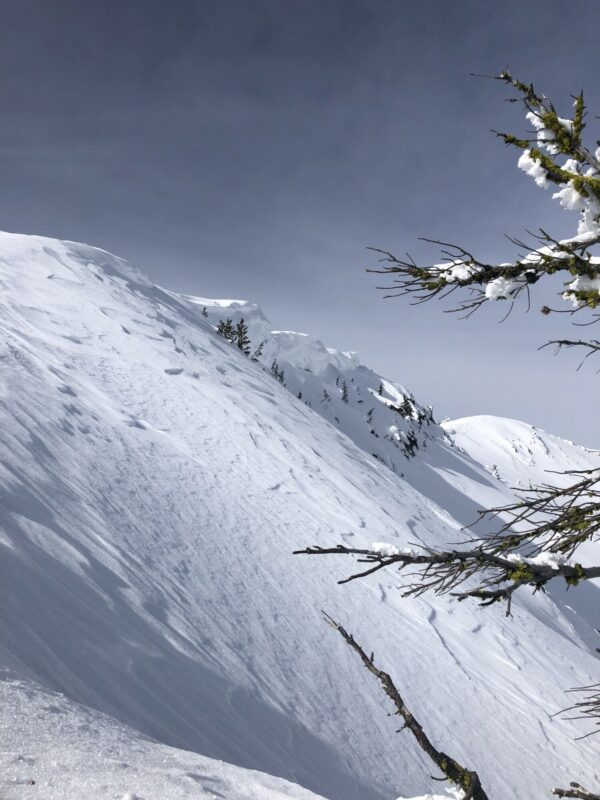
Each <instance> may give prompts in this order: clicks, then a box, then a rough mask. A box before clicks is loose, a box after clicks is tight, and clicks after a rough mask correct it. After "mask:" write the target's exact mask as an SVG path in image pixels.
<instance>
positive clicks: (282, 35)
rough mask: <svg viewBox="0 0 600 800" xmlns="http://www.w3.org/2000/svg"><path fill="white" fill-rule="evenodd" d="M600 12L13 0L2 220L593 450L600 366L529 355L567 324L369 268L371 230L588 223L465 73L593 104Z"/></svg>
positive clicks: (483, 85) (5, 10)
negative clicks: (563, 201) (239, 301)
mask: <svg viewBox="0 0 600 800" xmlns="http://www.w3.org/2000/svg"><path fill="white" fill-rule="evenodd" d="M599 19H600V10H599V9H598V5H597V3H596V2H594V0H590V1H589V2H581V1H580V2H572V3H570V4H568V5H567V4H565V3H564V2H562V1H561V2H556V1H554V2H552V1H550V2H549V1H548V0H546V1H545V2H529V3H524V2H503V3H498V2H486V1H485V0H484V1H481V0H478V1H477V2H475V1H474V0H466V1H465V2H462V1H461V2H448V0H429V2H428V1H427V0H425V1H424V2H419V3H415V2H410V3H409V2H403V1H402V0H397V1H396V2H394V1H392V0H386V1H383V0H368V1H367V0H365V1H364V2H359V1H358V0H272V1H271V2H261V1H260V0H256V1H255V0H238V2H228V1H227V0H220V1H217V0H215V1H214V2H200V1H197V2H192V1H191V0H177V2H167V0H163V1H161V2H156V0H143V1H142V0H126V1H125V2H114V1H113V0H108V1H107V0H103V1H102V2H100V0H86V2H80V1H79V0H77V1H75V0H73V1H72V2H62V0H52V2H48V1H47V0H37V1H36V2H31V1H30V2H27V0H4V2H3V3H2V4H1V5H0V24H1V26H2V28H1V29H2V31H3V43H2V47H1V48H0V74H2V76H3V77H2V83H1V85H0V92H1V94H0V99H1V103H2V106H1V107H2V109H3V112H4V113H3V115H2V120H3V123H2V128H1V131H0V154H1V156H2V176H3V177H2V186H3V190H4V191H3V192H2V208H1V212H2V217H1V218H2V223H1V224H2V227H4V228H6V229H8V230H19V231H29V232H35V233H44V234H47V235H51V236H59V237H64V238H71V239H81V240H85V241H88V242H91V243H94V244H98V245H100V246H102V247H105V248H107V249H110V250H113V251H116V252H118V253H120V254H121V255H124V256H126V257H128V258H129V259H131V260H132V261H135V262H136V263H137V264H138V265H139V266H141V267H142V268H143V269H145V270H146V271H148V272H149V273H150V274H151V276H152V277H153V278H154V279H155V280H156V281H157V282H159V283H163V284H164V285H167V286H168V287H170V288H173V289H179V290H182V291H186V292H190V293H194V292H195V293H198V294H205V295H211V294H212V295H215V296H218V295H221V296H243V297H249V298H251V299H253V300H256V301H257V302H259V303H260V304H261V305H263V307H264V309H265V311H266V313H267V315H269V316H270V317H271V319H272V321H273V323H274V324H275V325H276V326H280V327H286V328H290V327H293V328H297V329H305V330H309V331H311V332H314V333H316V334H317V335H321V336H322V338H323V339H324V340H326V342H327V343H328V344H331V345H337V346H342V347H344V348H352V349H356V350H359V351H360V353H361V355H362V356H363V359H364V360H365V361H366V362H367V363H369V364H371V365H373V366H375V367H377V368H379V369H380V370H381V371H382V372H384V373H385V374H386V375H389V376H390V377H393V378H395V379H397V380H400V381H401V382H403V383H405V384H406V385H407V386H409V387H410V388H412V389H413V390H414V391H415V392H416V393H417V394H418V396H419V397H420V399H421V400H422V401H423V402H433V403H434V405H435V407H436V410H437V411H438V412H439V413H441V414H446V413H447V414H451V415H461V414H469V413H477V412H488V413H498V414H505V415H509V416H520V417H523V418H525V419H528V420H530V421H534V422H537V423H539V424H541V425H543V426H545V427H547V428H549V429H551V430H554V431H556V432H558V433H562V434H567V435H571V436H573V437H577V438H580V439H582V440H585V441H586V442H587V443H589V444H596V445H599V444H600V432H599V429H598V426H597V424H596V422H595V418H594V414H595V407H596V403H595V398H596V397H597V381H598V380H599V379H598V378H597V377H596V376H595V375H594V374H593V372H592V371H588V372H586V373H584V374H582V373H579V374H577V375H575V374H574V372H573V369H574V363H573V361H569V360H568V359H566V360H565V359H563V360H551V359H550V357H549V355H544V354H537V353H536V352H535V347H536V346H537V344H539V343H540V342H542V341H544V339H545V338H547V337H548V336H551V335H554V334H555V333H556V331H557V330H558V328H560V327H561V325H562V320H559V321H558V322H556V321H555V320H554V319H553V318H551V319H550V320H548V319H546V318H541V317H540V316H539V315H537V314H533V313H532V314H530V315H529V316H528V317H525V316H523V315H521V314H517V313H515V314H514V315H513V318H511V319H510V320H509V321H507V322H506V323H505V324H504V325H502V326H497V325H496V324H495V323H496V321H497V320H498V319H499V318H500V316H501V311H500V310H499V309H486V310H485V311H484V312H483V313H482V314H481V315H480V316H479V317H476V318H473V319H471V320H470V321H468V322H462V323H461V322H459V321H457V320H456V319H455V318H454V317H449V316H448V315H446V316H444V315H442V313H441V309H440V308H433V307H431V308H430V307H428V308H421V309H418V310H415V309H411V308H409V307H408V306H407V304H406V303H404V302H403V301H398V300H396V301H390V300H388V301H386V302H385V303H384V302H383V301H382V300H381V299H380V298H379V297H378V295H377V293H376V292H375V290H374V289H373V286H374V284H375V281H374V280H373V279H372V278H370V277H369V276H367V275H366V274H365V273H364V272H363V270H362V267H363V266H365V265H367V264H368V263H369V256H368V255H367V253H366V251H365V249H364V248H365V246H366V245H370V244H373V245H378V246H382V247H388V248H391V249H394V250H398V251H401V252H404V251H405V250H407V249H409V250H411V252H413V253H414V254H415V255H417V256H423V255H424V254H425V250H424V246H423V245H422V244H419V243H418V242H417V237H418V236H431V237H435V238H442V239H450V240H451V241H459V242H461V243H465V244H468V245H469V246H471V247H473V248H477V250H478V252H481V253H483V254H485V255H487V256H489V257H490V258H497V257H501V258H503V259H506V258H510V257H512V256H513V250H512V249H511V247H510V245H509V244H508V243H507V242H506V241H505V240H504V239H503V234H505V233H513V234H519V235H520V234H522V232H523V229H524V228H535V227H536V226H539V225H541V224H543V225H545V226H546V227H552V229H553V230H554V231H556V232H557V233H559V234H563V233H569V232H570V231H571V230H572V227H573V226H574V220H573V219H571V215H567V214H565V213H564V212H562V213H561V211H560V209H558V208H556V209H555V208H553V204H552V202H551V200H550V197H549V194H547V193H544V192H542V191H540V190H539V189H537V188H536V187H535V186H534V185H533V183H532V182H531V181H530V180H528V179H527V178H525V177H524V176H523V175H522V174H521V173H520V172H519V171H518V170H517V169H516V166H515V161H516V159H515V154H514V153H511V152H509V151H506V150H505V149H504V148H503V147H502V146H501V145H500V144H499V143H498V142H497V141H495V140H494V138H493V137H492V136H491V134H490V132H489V129H490V128H492V127H494V128H499V129H511V130H512V129H515V128H519V125H520V124H521V118H520V114H519V113H518V110H517V109H516V108H515V107H514V106H513V105H511V104H507V103H504V102H503V98H504V97H506V96H507V93H506V91H505V90H503V89H502V88H501V87H500V86H499V85H498V84H495V83H492V82H489V81H484V80H478V79H473V78H470V77H468V76H469V73H470V72H484V73H493V72H497V71H498V69H499V68H501V67H502V66H504V65H505V64H509V65H510V66H511V67H512V69H513V70H514V71H515V73H517V74H519V75H522V76H524V77H525V78H526V79H533V80H534V81H535V82H536V83H537V84H539V85H540V86H543V88H544V89H545V90H546V91H547V92H548V93H550V94H551V95H552V96H553V97H556V98H557V99H559V100H560V101H564V102H565V103H568V101H569V95H570V94H571V93H573V92H574V91H577V90H579V89H580V88H583V89H584V90H585V92H586V95H587V97H588V99H589V101H590V105H591V107H592V109H596V110H600V92H599V91H598V88H597V86H596V76H597V74H598V66H599V61H600V50H599V49H598V46H597V41H596V31H597V30H598V22H599ZM590 122H591V123H593V122H595V120H590ZM426 253H427V255H428V256H431V255H435V254H434V253H432V252H431V251H426ZM536 305H539V304H536ZM573 385H574V386H576V387H577V388H576V390H575V391H574V390H573V389H572V388H570V386H573ZM573 396H576V397H577V398H578V399H577V402H575V401H574V400H573Z"/></svg>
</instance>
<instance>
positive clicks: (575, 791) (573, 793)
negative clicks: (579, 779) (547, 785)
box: [552, 783, 600, 800]
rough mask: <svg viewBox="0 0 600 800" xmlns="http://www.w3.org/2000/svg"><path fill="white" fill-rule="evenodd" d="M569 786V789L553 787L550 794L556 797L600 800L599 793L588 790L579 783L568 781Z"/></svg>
mask: <svg viewBox="0 0 600 800" xmlns="http://www.w3.org/2000/svg"><path fill="white" fill-rule="evenodd" d="M569 786H570V787H571V788H570V789H553V790H552V794H555V795H556V796H557V797H576V798H579V800H600V794H594V793H593V792H588V790H587V789H584V788H583V786H581V784H579V783H570V784H569Z"/></svg>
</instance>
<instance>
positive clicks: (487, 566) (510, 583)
mask: <svg viewBox="0 0 600 800" xmlns="http://www.w3.org/2000/svg"><path fill="white" fill-rule="evenodd" d="M294 555H350V556H354V557H356V559H357V563H359V564H368V565H369V566H368V567H367V569H365V570H361V571H360V572H355V573H353V574H351V575H350V576H348V577H347V578H343V579H341V580H339V581H338V583H340V584H343V583H349V582H350V581H353V580H356V579H357V578H364V577H366V576H367V575H372V574H373V573H374V572H378V571H379V570H381V569H385V568H387V567H397V568H398V569H399V570H403V569H404V568H405V567H407V566H417V567H419V568H420V569H418V570H417V571H416V572H414V573H411V577H412V576H415V577H416V578H417V579H416V580H414V581H412V582H410V583H408V584H407V585H406V587H405V589H404V591H403V594H402V596H403V597H410V596H415V597H419V596H420V595H422V594H425V593H426V592H428V591H433V592H434V593H435V594H451V595H452V596H454V597H456V598H457V599H458V600H459V601H461V600H466V599H468V598H474V599H477V600H480V601H481V605H483V606H488V605H492V604H493V603H497V602H501V601H504V602H506V603H507V610H506V614H507V616H508V615H510V612H511V603H512V596H513V593H514V592H515V591H516V590H517V589H519V588H520V587H522V586H530V587H532V588H533V590H534V591H538V590H540V589H543V587H544V586H545V585H546V584H547V583H549V582H550V581H551V580H554V579H555V578H562V579H563V580H565V581H566V583H567V584H568V585H570V586H571V585H576V584H578V583H580V582H581V581H585V580H590V579H592V578H600V566H592V567H583V566H582V565H581V564H568V563H556V564H553V563H546V562H544V561H536V560H533V559H525V558H522V557H518V556H517V557H514V556H513V557H511V555H509V556H501V555H498V554H496V553H493V552H488V551H486V550H485V549H484V548H483V547H478V548H477V549H474V550H435V549H433V548H422V549H420V550H416V551H408V552H404V553H393V554H391V555H390V554H386V553H382V552H380V551H378V550H372V549H363V548H355V547H346V546H345V545H337V546H336V547H318V546H313V547H307V548H305V549H304V550H296V551H295V553H294ZM474 576H482V578H480V581H479V583H478V585H477V586H475V587H474V588H465V589H462V590H461V591H457V590H458V589H460V587H462V586H463V584H464V583H465V582H466V581H468V580H470V579H471V578H473V577H474Z"/></svg>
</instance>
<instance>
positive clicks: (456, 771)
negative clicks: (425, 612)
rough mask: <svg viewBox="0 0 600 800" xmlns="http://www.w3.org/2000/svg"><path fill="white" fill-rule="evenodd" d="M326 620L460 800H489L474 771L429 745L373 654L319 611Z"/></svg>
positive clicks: (420, 728) (429, 741)
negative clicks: (390, 702) (456, 790)
mask: <svg viewBox="0 0 600 800" xmlns="http://www.w3.org/2000/svg"><path fill="white" fill-rule="evenodd" d="M322 613H323V615H324V617H325V620H326V621H327V623H328V624H329V625H331V627H332V628H333V629H334V630H336V631H337V632H338V633H339V634H340V636H341V637H342V638H343V639H344V641H345V642H346V644H347V645H349V646H350V647H351V648H352V650H354V652H355V653H357V654H358V656H359V657H360V659H361V661H362V662H363V664H364V666H365V667H366V668H367V669H368V670H369V672H370V673H371V674H372V675H374V676H375V677H376V678H377V680H378V681H379V684H380V685H381V687H382V688H383V690H384V692H385V693H386V695H387V696H388V697H389V698H390V700H391V701H392V703H393V704H394V706H395V707H396V714H397V715H398V716H400V717H402V719H403V720H404V725H403V726H402V728H401V729H400V730H403V729H404V728H407V729H408V730H409V731H410V732H411V733H412V735H413V736H414V737H415V739H416V741H417V744H418V745H419V747H420V748H421V750H422V751H423V752H424V753H425V754H426V755H427V756H429V758H430V759H431V760H432V761H433V763H434V764H435V765H436V766H437V767H438V769H440V770H441V772H442V773H443V775H444V776H445V779H446V780H449V781H451V782H452V783H454V784H455V785H456V786H458V788H459V789H461V790H462V791H463V793H464V794H463V800H488V796H487V794H486V793H485V791H484V790H483V787H482V786H481V781H480V779H479V775H478V774H477V773H476V772H474V771H473V770H469V769H467V768H466V767H463V766H462V764H459V762H458V761H456V760H455V759H453V758H451V757H450V756H448V755H446V753H444V752H442V751H441V750H438V749H437V748H436V747H435V746H434V745H433V744H432V743H431V740H430V739H429V737H428V736H427V734H426V733H425V731H424V729H423V726H422V725H421V724H420V722H419V721H418V720H417V719H416V718H415V717H414V715H413V714H412V713H411V712H410V711H409V709H408V708H407V706H406V703H405V702H404V699H403V698H402V696H401V694H400V692H399V691H398V689H397V688H396V686H395V684H394V681H393V680H392V678H391V677H390V675H389V674H388V673H387V672H383V670H380V669H379V668H378V667H377V666H376V665H375V663H374V655H373V654H371V656H370V657H369V656H367V654H366V653H365V651H364V650H363V648H362V647H361V646H360V645H359V644H358V642H357V641H356V640H355V639H354V637H353V636H352V634H350V633H348V632H347V631H346V630H345V629H344V628H343V627H342V626H341V625H340V624H339V622H336V621H335V620H334V619H332V618H331V617H330V616H329V614H326V613H325V612H324V611H323V612H322Z"/></svg>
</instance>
